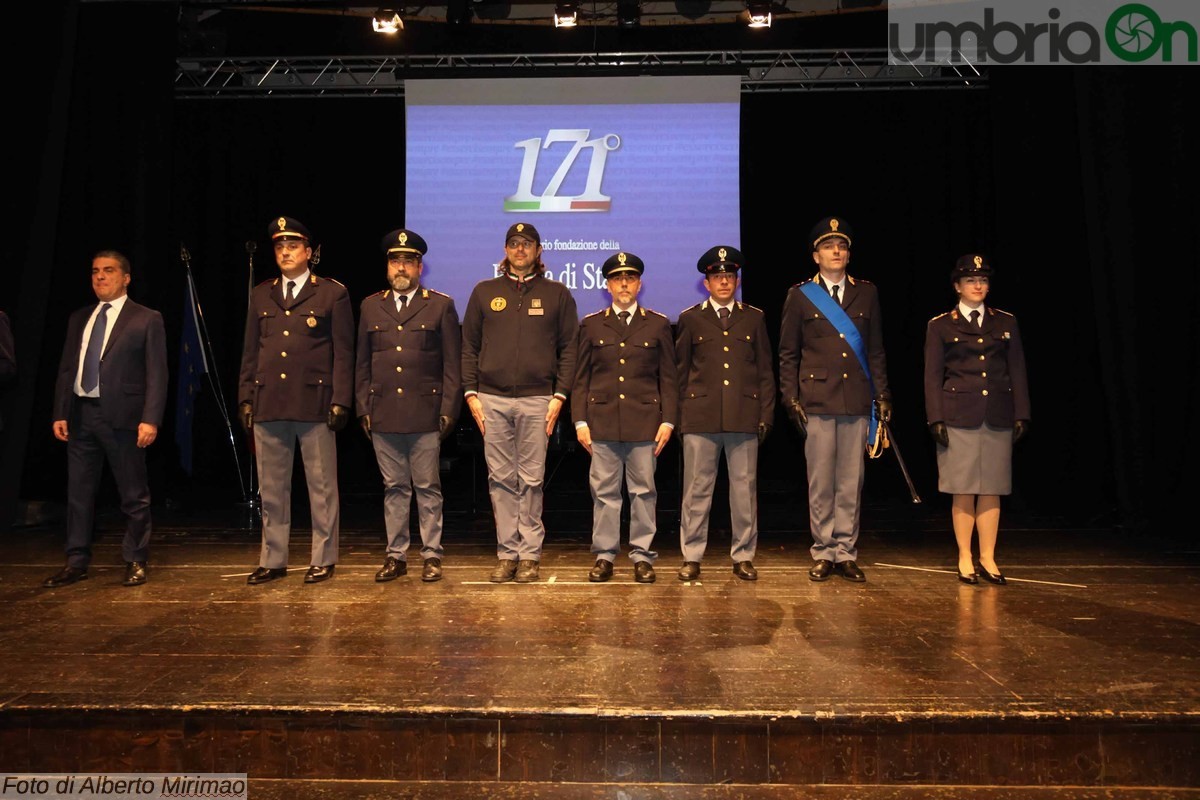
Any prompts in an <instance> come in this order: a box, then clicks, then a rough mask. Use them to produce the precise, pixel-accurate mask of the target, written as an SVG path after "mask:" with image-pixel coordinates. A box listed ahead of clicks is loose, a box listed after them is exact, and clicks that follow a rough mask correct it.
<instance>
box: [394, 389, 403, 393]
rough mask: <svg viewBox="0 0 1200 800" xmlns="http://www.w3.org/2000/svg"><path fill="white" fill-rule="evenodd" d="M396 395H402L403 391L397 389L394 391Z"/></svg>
mask: <svg viewBox="0 0 1200 800" xmlns="http://www.w3.org/2000/svg"><path fill="white" fill-rule="evenodd" d="M396 394H404V390H403V389H397V390H396Z"/></svg>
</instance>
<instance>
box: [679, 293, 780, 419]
mask: <svg viewBox="0 0 1200 800" xmlns="http://www.w3.org/2000/svg"><path fill="white" fill-rule="evenodd" d="M771 361H772V358H771V342H770V339H769V338H768V337H767V323H766V319H765V318H764V317H763V312H762V311H760V310H758V309H757V308H755V307H754V306H749V305H746V304H745V303H736V302H735V303H734V307H733V313H732V314H730V316H729V329H728V330H723V329H722V328H721V321H720V319H718V318H717V312H716V311H715V310H714V309H713V308H712V306H711V305H710V301H709V300H705V301H704V302H703V303H700V304H699V305H694V306H692V307H691V308H689V309H686V310H685V311H684V312H683V313H681V314H680V315H679V325H678V326H677V329H676V332H675V362H676V365H677V367H678V370H679V404H680V433H757V432H758V424H759V423H760V422H765V423H767V424H768V425H770V424H772V423H774V421H775V372H774V369H773V367H772V363H771Z"/></svg>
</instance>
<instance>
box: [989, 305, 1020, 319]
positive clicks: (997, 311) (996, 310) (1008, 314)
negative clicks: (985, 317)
mask: <svg viewBox="0 0 1200 800" xmlns="http://www.w3.org/2000/svg"><path fill="white" fill-rule="evenodd" d="M988 311H991V312H992V313H993V314H1003V315H1004V316H1006V317H1013V318H1014V319H1015V318H1016V316H1017V315H1016V314H1014V313H1012V312H1011V311H1005V310H1004V309H1002V308H992V307H991V306H988Z"/></svg>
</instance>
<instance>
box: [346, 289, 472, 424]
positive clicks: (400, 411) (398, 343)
mask: <svg viewBox="0 0 1200 800" xmlns="http://www.w3.org/2000/svg"><path fill="white" fill-rule="evenodd" d="M354 385H355V401H356V403H357V408H358V415H359V416H360V417H361V416H362V415H364V414H370V415H371V430H373V431H381V432H383V433H426V432H429V431H436V430H437V429H438V417H439V416H442V417H450V418H451V419H454V420H457V419H458V412H459V410H460V409H461V407H462V330H461V329H460V328H459V326H458V312H457V311H455V309H454V300H453V299H452V298H450V297H449V296H448V295H444V294H442V293H441V292H435V291H431V290H429V289H426V288H424V287H422V288H418V289H417V292H416V294H414V295H413V296H412V300H411V301H410V302H409V305H408V306H407V307H406V308H405V309H404V311H403V312H399V311H397V310H396V297H395V294H394V293H393V292H392V290H391V289H388V290H387V291H384V292H379V293H378V294H373V295H371V296H370V297H368V298H367V299H366V300H363V302H362V309H361V313H360V314H359V318H358V352H357V354H356V358H355V382H354Z"/></svg>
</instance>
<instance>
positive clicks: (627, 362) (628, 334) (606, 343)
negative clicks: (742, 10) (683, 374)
mask: <svg viewBox="0 0 1200 800" xmlns="http://www.w3.org/2000/svg"><path fill="white" fill-rule="evenodd" d="M575 365H576V370H575V383H574V385H573V387H572V390H571V414H572V416H573V417H574V421H575V422H577V423H578V422H586V423H587V425H588V428H589V429H590V430H591V434H592V438H593V439H596V440H599V441H605V442H649V441H653V440H654V437H655V435H656V434H657V433H658V427H659V425H661V424H662V423H664V422H669V423H671V424H672V425H676V426H677V425H678V424H679V379H678V377H677V374H676V367H675V345H674V344H673V342H672V341H671V323H670V321H669V320H668V319H667V318H666V317H664V316H663V315H662V314H659V313H658V312H657V311H650V310H649V309H647V308H644V307H642V306H640V305H639V306H638V309H637V313H635V314H634V315H633V316H632V317H631V318H630V320H629V324H628V325H626V324H625V323H624V322H622V321H621V320H620V319H619V318H618V317H617V315H616V314H614V313H613V310H612V306H609V307H608V308H606V309H604V310H603V311H597V312H596V313H595V314H589V315H587V316H586V317H584V318H583V322H582V323H581V324H580V326H579V348H578V350H577V352H576V360H575Z"/></svg>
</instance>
